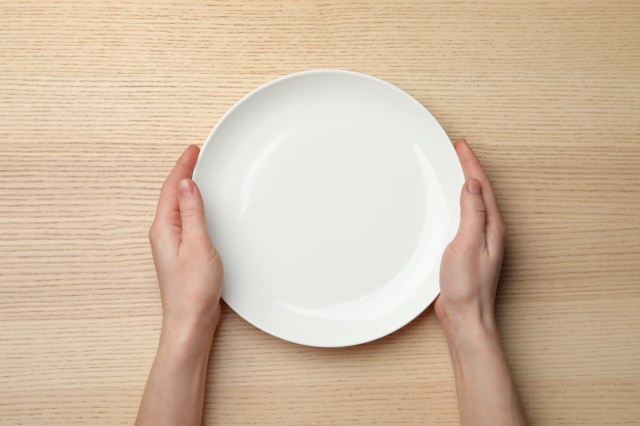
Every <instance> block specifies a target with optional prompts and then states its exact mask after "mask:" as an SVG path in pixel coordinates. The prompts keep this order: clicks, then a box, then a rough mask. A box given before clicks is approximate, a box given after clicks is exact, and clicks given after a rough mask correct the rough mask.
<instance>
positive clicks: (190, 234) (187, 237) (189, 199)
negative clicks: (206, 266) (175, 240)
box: [178, 178, 211, 246]
mask: <svg viewBox="0 0 640 426" xmlns="http://www.w3.org/2000/svg"><path fill="white" fill-rule="evenodd" d="M178 207H179V209H180V219H181V222H182V243H183V244H187V245H195V246H199V245H204V244H206V245H211V242H210V240H209V234H208V233H207V224H206V222H205V218H204V205H203V203H202V197H201V196H200V191H199V190H198V187H197V186H196V183H195V182H194V181H192V180H191V179H186V178H185V179H181V180H180V181H179V182H178Z"/></svg>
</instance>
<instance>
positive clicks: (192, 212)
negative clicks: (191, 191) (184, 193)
mask: <svg viewBox="0 0 640 426" xmlns="http://www.w3.org/2000/svg"><path fill="white" fill-rule="evenodd" d="M200 211H201V210H200V206H198V205H197V204H190V205H187V206H183V207H182V208H181V209H180V215H181V216H182V217H186V218H192V217H198V216H199V215H200Z"/></svg>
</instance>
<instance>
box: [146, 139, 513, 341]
mask: <svg viewBox="0 0 640 426" xmlns="http://www.w3.org/2000/svg"><path fill="white" fill-rule="evenodd" d="M455 149H456V152H457V154H458V157H459V158H460V162H461V163H462V168H463V171H464V175H465V179H466V183H465V184H464V187H463V189H462V193H461V196H460V206H461V222H460V228H459V230H458V234H457V235H456V237H455V239H454V240H453V241H452V242H451V243H450V244H449V246H448V247H447V249H446V250H445V252H444V254H443V257H442V264H441V272H440V296H439V297H438V299H436V302H435V306H434V309H435V313H436V315H437V317H438V319H439V320H440V322H441V324H442V326H443V329H444V330H445V333H447V334H448V335H451V334H456V333H461V332H463V331H464V330H466V329H469V328H470V327H474V326H476V325H481V326H483V327H489V328H495V320H494V299H495V293H496V286H497V283H498V277H499V274H500V267H501V264H502V256H503V252H504V243H505V238H506V228H505V226H504V223H503V222H502V219H501V218H500V212H499V211H498V206H497V203H496V199H495V196H494V194H493V189H492V188H491V185H490V183H489V180H488V179H487V177H486V175H485V173H484V171H483V170H482V166H481V165H480V162H479V161H478V159H477V157H476V155H475V154H474V153H473V151H472V150H471V147H470V146H469V145H468V144H467V142H466V141H464V140H458V141H456V143H455ZM198 153H199V149H198V147H197V146H195V145H192V146H190V147H189V148H187V149H186V151H185V152H184V153H183V154H182V156H181V157H180V158H179V159H178V161H177V162H176V164H175V166H174V168H173V170H172V171H171V173H170V174H169V176H168V177H167V180H166V181H165V183H164V185H163V187H162V192H161V194H160V200H159V201H158V209H157V213H156V217H155V220H154V222H153V225H152V226H151V230H150V231H149V239H150V241H151V248H152V252H153V259H154V262H155V265H156V272H157V275H158V283H159V286H160V293H161V297H162V307H163V318H164V320H163V329H165V330H167V332H170V333H169V334H171V335H175V334H178V335H185V334H187V333H190V332H193V331H195V330H203V329H208V330H210V331H211V334H213V331H214V330H215V328H216V327H217V324H218V322H219V320H220V304H219V300H220V292H221V288H222V276H223V269H222V262H221V261H220V256H219V255H218V253H217V251H216V250H215V248H214V247H213V245H212V243H211V241H210V239H209V236H208V234H207V228H206V224H205V217H204V208H203V203H202V198H201V196H200V192H199V190H198V188H197V185H196V184H195V183H194V182H193V181H192V180H191V175H192V172H193V168H194V166H195V164H196V161H197V159H198Z"/></svg>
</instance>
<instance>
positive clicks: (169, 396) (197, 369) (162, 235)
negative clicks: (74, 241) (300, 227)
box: [136, 145, 222, 425]
mask: <svg viewBox="0 0 640 426" xmlns="http://www.w3.org/2000/svg"><path fill="white" fill-rule="evenodd" d="M199 152H200V150H199V149H198V147H197V146H195V145H191V146H190V147H189V148H187V149H186V150H185V152H184V153H183V154H182V156H181V157H180V158H179V159H178V161H177V162H176V165H175V166H174V167H173V170H171V173H169V176H168V177H167V180H166V181H165V182H164V185H163V186H162V191H161V193H160V200H158V209H157V211H156V217H155V219H154V221H153V225H151V229H150V230H149V241H151V251H152V253H153V261H154V263H155V265H156V273H157V275H158V284H159V286H160V296H161V297H162V313H163V316H162V318H163V320H162V332H161V333H160V343H159V344H158V352H157V353H156V358H155V360H154V362H153V366H152V367H151V372H150V373H149V378H148V380H147V385H146V387H145V390H144V394H143V395H142V401H141V402H140V409H139V410H138V417H137V419H136V424H137V425H165V424H166V425H175V424H181V425H199V424H201V423H202V407H203V404H204V391H205V385H206V375H207V367H208V360H209V353H210V351H211V346H212V344H213V343H212V342H213V334H214V332H215V329H216V327H217V325H218V322H219V321H220V304H219V303H218V302H219V300H220V291H221V287H222V263H221V261H220V256H218V253H217V252H216V250H215V249H214V248H213V245H212V244H211V241H210V240H209V235H208V234H207V227H206V224H205V219H204V207H203V203H202V197H201V196H200V191H199V190H198V187H197V186H196V184H195V183H194V182H193V181H192V180H191V175H192V173H193V168H194V166H195V164H196V161H197V160H198V153H199Z"/></svg>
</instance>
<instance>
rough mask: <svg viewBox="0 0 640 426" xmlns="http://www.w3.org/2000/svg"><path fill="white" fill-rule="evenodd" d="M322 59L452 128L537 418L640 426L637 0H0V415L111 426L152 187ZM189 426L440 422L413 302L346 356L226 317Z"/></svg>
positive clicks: (121, 395) (445, 385)
mask: <svg viewBox="0 0 640 426" xmlns="http://www.w3.org/2000/svg"><path fill="white" fill-rule="evenodd" d="M318 67H332V68H345V69H352V70H356V71H362V72H366V73H369V74H373V75H375V76H378V77H380V78H383V79H386V80H388V81H390V82H391V83H393V84H396V85H398V86H400V87H401V88H403V89H405V90H407V91H408V92H409V93H410V94H412V95H413V96H415V97H416V98H417V99H418V100H419V101H421V102H422V103H423V104H424V105H425V106H426V107H427V108H429V109H430V110H431V111H432V112H433V113H434V115H435V116H436V117H437V118H438V119H439V120H440V121H441V123H442V124H443V126H444V127H445V129H446V130H447V132H448V133H449V135H450V136H451V137H452V138H453V137H458V136H466V137H467V138H468V140H469V141H470V143H471V144H472V146H473V147H474V148H475V149H476V150H477V152H478V153H479V156H480V157H481V160H482V162H483V163H484V165H485V166H486V169H487V171H488V174H489V176H490V178H491V179H492V180H493V183H494V186H495V189H496V192H497V195H498V197H499V201H500V205H501V207H502V209H503V211H504V217H505V220H506V222H507V223H508V225H509V228H510V239H509V244H508V249H507V255H506V261H505V265H504V272H503V275H502V281H501V288H500V290H499V295H498V302H497V311H498V318H499V324H500V328H501V331H502V334H503V340H504V344H505V347H506V351H507V354H508V358H509V361H510V364H511V367H512V370H513V375H514V377H515V380H516V382H517V385H518V387H519V390H520V394H521V396H522V400H523V402H524V405H525V407H526V411H527V414H528V416H529V418H530V419H531V423H532V424H535V425H538V424H539V425H574V424H593V425H604V424H635V425H637V424H640V278H639V277H640V140H639V139H640V2H637V1H633V0H632V1H627V2H621V1H574V2H568V1H544V2H534V1H530V0H527V1H495V0H494V1H478V2H469V3H466V2H451V1H448V0H447V1H445V0H441V1H409V2H407V1H404V2H400V1H391V0H389V1H384V2H382V1H380V2H378V1H329V0H324V1H299V2H298V1H212V2H207V3H206V4H205V3H204V2H198V1H179V2H143V1H122V2H119V1H100V2H98V1H96V2H73V3H72V2H43V1H32V2H27V1H19V2H13V1H11V2H10V1H6V2H2V4H1V5H0V423H1V424H7V425H10V424H11V425H13V424H29V425H33V424H47V425H53V424H61V425H74V424H112V423H113V424H130V423H132V422H133V419H134V418H135V413H136V410H137V406H138V403H139V399H140V396H141V392H142V389H143V386H144V383H145V379H146V376H147V374H148V370H149V367H150V365H151V361H152V359H153V356H154V351H155V347H156V343H157V338H158V332H159V326H160V321H161V316H160V314H161V311H160V300H159V295H158V291H157V287H156V280H155V274H154V268H153V263H152V260H151V256H150V250H149V246H148V242H147V230H148V226H149V225H150V223H151V220H152V217H153V214H154V209H155V203H156V199H157V196H158V191H159V188H160V185H161V183H162V181H163V179H164V176H165V174H166V173H167V172H168V170H169V169H170V167H171V165H172V164H173V162H174V161H175V159H176V158H177V156H178V154H179V153H180V152H181V151H182V150H183V149H184V147H185V146H186V145H188V144H190V143H202V141H203V140H204V138H205V137H206V136H207V134H208V132H209V131H210V129H211V128H212V127H213V126H214V125H215V124H216V121H217V120H218V119H219V117H220V116H221V115H222V114H223V113H224V112H225V111H226V110H227V109H228V108H229V107H230V106H231V105H232V104H233V103H234V102H235V101H236V100H238V99H239V98H240V97H241V96H243V95H244V94H246V93H247V92H248V91H249V90H251V89H253V88H255V87H257V86H259V85H261V84H263V83H265V82H267V81H269V80H271V79H273V78H275V77H278V76H281V75H284V74H288V73H290V72H294V71H299V70H304V69H309V68H318ZM205 422H206V423H208V424H224V425H269V424H274V425H275V424H278V425H281V424H291V425H298V424H332V425H336V424H362V425H374V424H385V425H386V424H443V425H446V424H456V423H457V422H458V415H457V407H456V401H455V391H454V387H453V378H452V372H451V367H450V362H449V358H448V352H447V348H446V345H445V342H444V339H443V335H442V332H441V330H440V328H439V326H438V323H437V321H436V319H435V317H434V315H433V312H432V310H431V309H429V310H427V311H426V312H425V313H424V314H422V315H421V316H420V317H418V318H417V319H416V320H415V321H413V322H412V323H411V324H410V325H408V326H407V327H405V328H404V329H402V330H400V331H398V332H397V333H394V334H393V335H391V336H388V337H386V338H384V339H381V340H379V341H376V342H374V343H371V344H367V345H364V346H359V347H354V348H346V349H336V350H327V349H314V348H307V347H301V346H297V345H294V344H289V343H286V342H283V341H280V340H277V339H275V338H272V337H270V336H268V335H266V334H264V333H262V332H261V331H259V330H257V329H255V328H253V327H251V326H249V325H248V324H247V323H246V322H245V321H243V320H242V319H241V318H239V317H238V316H237V315H236V314H235V313H233V312H232V311H231V310H229V309H225V312H224V317H223V321H222V325H221V328H220V330H219V333H218V336H217V337H216V340H215V348H214V350H213V353H212V357H211V366H210V369H209V376H208V393H207V397H206V413H205Z"/></svg>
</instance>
